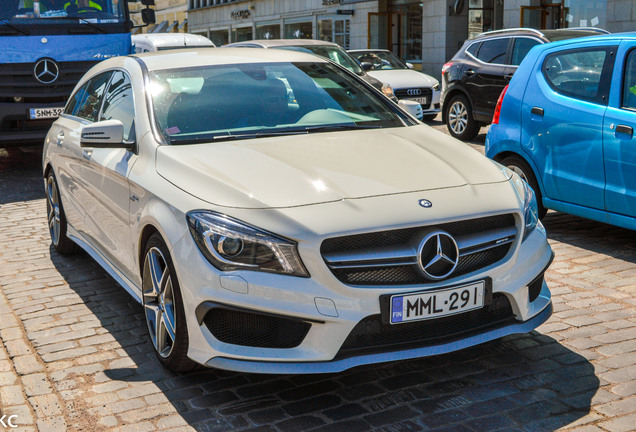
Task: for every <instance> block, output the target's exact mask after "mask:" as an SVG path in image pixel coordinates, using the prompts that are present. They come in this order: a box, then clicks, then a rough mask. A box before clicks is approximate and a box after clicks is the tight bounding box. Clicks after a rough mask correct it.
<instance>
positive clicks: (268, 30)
mask: <svg viewBox="0 0 636 432" xmlns="http://www.w3.org/2000/svg"><path fill="white" fill-rule="evenodd" d="M256 39H280V24H256Z"/></svg>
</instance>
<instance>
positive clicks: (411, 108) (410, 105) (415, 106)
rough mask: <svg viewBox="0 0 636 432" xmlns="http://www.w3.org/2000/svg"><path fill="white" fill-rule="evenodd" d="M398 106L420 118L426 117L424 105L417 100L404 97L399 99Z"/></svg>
mask: <svg viewBox="0 0 636 432" xmlns="http://www.w3.org/2000/svg"><path fill="white" fill-rule="evenodd" d="M398 106H399V107H400V108H402V109H403V110H404V111H406V112H407V113H409V114H411V115H412V116H413V117H415V118H416V119H418V120H422V118H424V113H423V112H422V105H420V104H419V103H417V102H415V101H412V100H406V99H402V100H400V101H398Z"/></svg>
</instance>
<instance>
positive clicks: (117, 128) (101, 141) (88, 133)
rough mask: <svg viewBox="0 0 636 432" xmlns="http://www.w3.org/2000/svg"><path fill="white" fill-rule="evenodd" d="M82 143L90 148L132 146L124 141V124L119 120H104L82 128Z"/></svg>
mask: <svg viewBox="0 0 636 432" xmlns="http://www.w3.org/2000/svg"><path fill="white" fill-rule="evenodd" d="M80 145H81V146H82V147H90V148H131V147H132V143H127V142H124V124H123V123H122V122H121V121H119V120H104V121H100V122H97V123H93V124H90V125H86V126H84V127H83V128H82V133H81V138H80Z"/></svg>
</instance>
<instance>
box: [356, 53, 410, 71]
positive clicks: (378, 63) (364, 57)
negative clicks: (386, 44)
mask: <svg viewBox="0 0 636 432" xmlns="http://www.w3.org/2000/svg"><path fill="white" fill-rule="evenodd" d="M351 55H352V56H353V58H355V59H356V60H357V61H359V62H360V63H368V64H369V65H371V66H370V67H369V70H393V69H408V66H407V65H406V63H404V62H403V61H402V60H400V59H399V58H398V57H397V56H396V55H395V54H393V53H392V52H389V51H356V52H352V53H351Z"/></svg>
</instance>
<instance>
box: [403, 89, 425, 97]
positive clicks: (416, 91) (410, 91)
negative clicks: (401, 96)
mask: <svg viewBox="0 0 636 432" xmlns="http://www.w3.org/2000/svg"><path fill="white" fill-rule="evenodd" d="M406 94H407V95H409V96H419V95H421V94H422V90H421V89H408V90H407V91H406Z"/></svg>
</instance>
